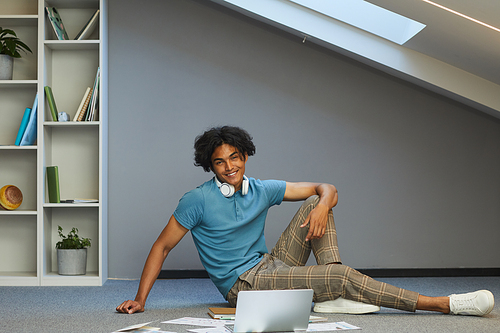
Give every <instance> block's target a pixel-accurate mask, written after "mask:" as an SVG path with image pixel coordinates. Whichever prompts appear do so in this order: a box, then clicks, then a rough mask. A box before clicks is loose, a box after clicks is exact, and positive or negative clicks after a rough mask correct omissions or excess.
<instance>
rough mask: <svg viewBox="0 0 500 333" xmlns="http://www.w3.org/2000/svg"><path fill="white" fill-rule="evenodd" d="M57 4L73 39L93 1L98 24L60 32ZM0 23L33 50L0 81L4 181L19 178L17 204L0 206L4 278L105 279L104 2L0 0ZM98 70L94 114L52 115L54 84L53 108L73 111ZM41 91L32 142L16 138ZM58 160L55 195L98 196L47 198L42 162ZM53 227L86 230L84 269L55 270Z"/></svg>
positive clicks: (37, 281) (49, 281) (18, 281)
mask: <svg viewBox="0 0 500 333" xmlns="http://www.w3.org/2000/svg"><path fill="white" fill-rule="evenodd" d="M45 6H51V7H56V8H57V9H58V11H59V13H60V15H61V17H62V20H63V22H64V24H65V28H66V30H67V32H68V35H69V38H70V39H73V38H74V37H75V36H76V34H77V33H78V32H79V31H80V29H81V28H82V27H83V26H84V25H85V23H86V22H87V20H88V19H89V18H90V16H91V15H92V14H93V13H94V11H95V10H96V9H100V15H99V24H98V26H97V27H96V29H95V30H94V32H93V33H92V34H91V35H90V36H89V37H88V38H87V39H85V40H80V41H75V40H67V41H60V40H56V39H57V38H56V37H55V34H54V33H53V31H52V27H51V26H50V23H49V22H48V20H47V18H46V15H45ZM0 13H2V14H1V15H0V26H2V27H4V28H12V29H13V30H15V31H16V33H17V34H18V37H19V38H20V39H21V40H23V41H25V42H26V43H27V44H28V45H29V46H30V48H31V49H32V50H33V55H31V54H30V55H29V56H24V57H23V58H22V59H21V60H18V59H16V60H15V64H14V77H13V80H9V81H6V80H0V116H1V117H2V122H0V170H1V172H0V187H1V186H4V185H8V184H12V185H16V186H18V187H19V188H20V189H21V190H22V192H23V197H24V199H23V204H22V205H21V207H20V208H19V209H17V210H15V211H5V210H0V251H1V253H4V255H3V256H1V257H0V285H102V284H103V283H104V282H105V281H106V279H107V104H108V103H107V95H108V94H107V20H106V18H107V12H106V0H53V1H51V0H0ZM98 67H99V68H100V71H101V85H100V91H99V95H100V99H99V118H98V119H97V121H92V122H54V121H52V116H51V113H50V110H49V108H48V106H47V104H46V101H45V95H44V87H45V86H47V85H48V86H51V87H52V91H53V93H54V98H55V101H56V105H57V108H58V111H59V112H61V111H64V112H66V113H68V114H69V116H70V119H71V120H72V119H73V116H74V114H75V113H76V109H77V108H78V105H79V103H80V101H81V99H82V96H83V94H84V92H85V89H86V88H87V87H89V86H90V87H91V86H92V85H93V82H94V79H95V75H96V72H97V68H98ZM36 93H38V99H39V101H38V119H37V141H36V143H35V145H34V146H21V147H18V146H14V141H15V138H16V135H17V131H18V128H19V124H20V121H21V118H22V115H23V113H24V109H25V108H26V107H31V106H32V104H33V100H34V97H35V94H36ZM51 165H57V166H58V167H59V181H60V193H61V199H74V198H95V199H98V200H99V202H98V203H90V204H53V203H48V195H47V189H46V173H45V170H46V167H47V166H51ZM58 225H60V226H62V227H63V229H64V232H65V233H67V232H69V231H70V230H71V228H72V227H77V228H78V229H79V234H80V236H82V237H89V238H91V240H92V246H91V247H90V248H89V249H88V258H87V274H86V275H83V276H61V275H58V274H57V259H56V250H55V243H56V242H57V241H58V240H59V236H58V234H57V227H58Z"/></svg>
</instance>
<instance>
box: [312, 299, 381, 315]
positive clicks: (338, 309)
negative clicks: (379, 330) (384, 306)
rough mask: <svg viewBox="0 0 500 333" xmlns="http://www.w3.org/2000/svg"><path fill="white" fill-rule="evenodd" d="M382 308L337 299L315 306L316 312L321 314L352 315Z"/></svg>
mask: <svg viewBox="0 0 500 333" xmlns="http://www.w3.org/2000/svg"><path fill="white" fill-rule="evenodd" d="M379 310H380V307H379V306H376V305H371V304H366V303H361V302H355V301H350V300H348V299H343V298H342V297H339V298H337V299H336V300H333V301H326V302H319V303H315V304H314V312H321V313H350V314H363V313H371V312H376V311H379Z"/></svg>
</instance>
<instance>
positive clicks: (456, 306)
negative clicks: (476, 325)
mask: <svg viewBox="0 0 500 333" xmlns="http://www.w3.org/2000/svg"><path fill="white" fill-rule="evenodd" d="M449 297H450V313H451V314H456V315H468V316H484V315H487V314H488V313H490V312H491V310H493V306H495V299H494V297H493V294H492V293H491V292H490V291H488V290H479V291H475V292H473V293H467V294H459V295H455V294H453V295H450V296H449Z"/></svg>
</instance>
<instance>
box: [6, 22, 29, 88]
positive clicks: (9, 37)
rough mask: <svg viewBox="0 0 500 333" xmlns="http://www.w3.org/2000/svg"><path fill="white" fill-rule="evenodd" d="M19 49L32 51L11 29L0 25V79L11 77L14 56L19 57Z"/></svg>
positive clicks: (9, 78)
mask: <svg viewBox="0 0 500 333" xmlns="http://www.w3.org/2000/svg"><path fill="white" fill-rule="evenodd" d="M20 51H23V52H24V53H27V52H30V53H33V52H32V51H31V49H30V48H29V46H28V45H26V44H24V43H23V42H22V41H21V40H20V39H19V38H18V37H17V35H16V33H15V32H14V31H13V30H11V29H3V28H2V27H0V80H11V79H12V73H13V69H14V58H21V53H20Z"/></svg>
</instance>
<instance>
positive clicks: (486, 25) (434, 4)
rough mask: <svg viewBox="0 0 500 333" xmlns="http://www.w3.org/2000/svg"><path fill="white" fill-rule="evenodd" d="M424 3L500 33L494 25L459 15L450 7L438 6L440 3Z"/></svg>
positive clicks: (425, 0) (427, 0) (426, 0)
mask: <svg viewBox="0 0 500 333" xmlns="http://www.w3.org/2000/svg"><path fill="white" fill-rule="evenodd" d="M422 1H423V2H427V3H428V4H431V5H433V6H436V7H438V8H441V9H444V10H446V11H448V12H450V13H453V14H455V15H458V16H460V17H463V18H465V19H467V20H470V21H472V22H475V23H478V24H481V25H482V26H485V27H487V28H490V29H493V30H495V31H498V32H500V29H498V28H496V27H494V26H492V25H489V24H487V23H484V22H482V21H479V20H476V19H475V18H472V17H470V16H467V15H465V14H462V13H459V12H457V11H455V10H453V9H450V8H448V7H445V6H443V5H440V4H438V3H435V2H432V1H429V0H422Z"/></svg>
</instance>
